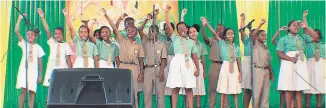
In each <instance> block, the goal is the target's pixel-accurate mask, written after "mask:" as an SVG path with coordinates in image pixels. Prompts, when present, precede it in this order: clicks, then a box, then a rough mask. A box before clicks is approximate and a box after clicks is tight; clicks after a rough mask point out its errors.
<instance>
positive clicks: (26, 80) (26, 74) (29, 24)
mask: <svg viewBox="0 0 326 108" xmlns="http://www.w3.org/2000/svg"><path fill="white" fill-rule="evenodd" d="M15 8H16V10H17V11H18V12H19V14H20V15H21V16H23V19H24V22H25V27H27V26H32V27H33V30H34V32H35V33H36V34H38V33H39V32H40V30H39V29H38V28H36V26H35V25H33V24H31V23H30V21H29V20H28V19H27V18H26V16H24V15H23V13H22V12H21V11H20V10H19V9H18V8H17V7H15ZM25 33H26V29H25ZM27 40H28V36H25V40H23V41H25V42H24V44H25V84H26V96H25V97H24V98H25V99H24V101H25V100H26V97H27V106H28V107H29V100H28V97H29V92H28V91H29V89H28V60H27V58H28V56H27V44H28V42H27ZM31 45H32V44H31ZM7 52H8V51H7ZM24 103H25V102H24Z"/></svg>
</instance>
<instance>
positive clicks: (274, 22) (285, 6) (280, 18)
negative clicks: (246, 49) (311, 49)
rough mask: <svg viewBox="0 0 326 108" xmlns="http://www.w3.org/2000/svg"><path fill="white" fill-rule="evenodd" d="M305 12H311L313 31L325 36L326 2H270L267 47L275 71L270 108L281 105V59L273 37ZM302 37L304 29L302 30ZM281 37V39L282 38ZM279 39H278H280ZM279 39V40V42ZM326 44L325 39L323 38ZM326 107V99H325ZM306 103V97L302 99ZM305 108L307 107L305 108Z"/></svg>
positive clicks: (310, 22) (282, 34)
mask: <svg viewBox="0 0 326 108" xmlns="http://www.w3.org/2000/svg"><path fill="white" fill-rule="evenodd" d="M304 10H309V14H308V16H307V21H308V25H309V26H310V27H311V28H312V29H320V30H321V33H322V36H324V35H325V1H270V2H269V16H268V17H269V18H268V29H267V46H268V49H269V51H270V54H271V57H272V61H271V65H272V67H273V70H274V76H275V82H273V83H271V88H270V98H269V99H270V100H269V104H270V107H273V108H276V107H279V104H280V95H279V91H277V83H278V76H279V69H280V59H279V58H278V56H277V54H276V46H275V45H274V44H272V42H271V40H272V37H273V35H274V34H275V33H276V32H277V30H278V29H279V28H280V27H282V26H287V25H288V23H289V22H290V21H291V20H301V21H302V14H303V11H304ZM299 34H300V35H302V34H303V29H300V33H299ZM284 35H286V31H283V32H281V33H280V37H282V36H284ZM280 37H279V38H280ZM279 38H278V39H279ZM278 39H277V40H278ZM323 41H324V42H325V38H324V37H323ZM323 100H324V101H323V103H324V106H323V107H325V98H323ZM302 101H303V103H304V97H302ZM303 107H305V105H304V106H303ZM311 107H317V104H316V98H315V96H313V97H312V101H311Z"/></svg>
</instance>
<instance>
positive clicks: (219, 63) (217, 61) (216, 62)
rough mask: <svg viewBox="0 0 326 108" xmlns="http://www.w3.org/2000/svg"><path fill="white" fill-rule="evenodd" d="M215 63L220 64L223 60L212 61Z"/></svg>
mask: <svg viewBox="0 0 326 108" xmlns="http://www.w3.org/2000/svg"><path fill="white" fill-rule="evenodd" d="M212 62H213V63H218V64H222V63H223V62H222V61H212Z"/></svg>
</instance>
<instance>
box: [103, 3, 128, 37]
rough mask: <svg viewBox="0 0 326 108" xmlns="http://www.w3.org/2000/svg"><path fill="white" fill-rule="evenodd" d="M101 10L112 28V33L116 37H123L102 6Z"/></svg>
mask: <svg viewBox="0 0 326 108" xmlns="http://www.w3.org/2000/svg"><path fill="white" fill-rule="evenodd" d="M102 12H103V13H104V17H105V19H106V20H107V21H108V22H109V24H110V25H111V27H112V29H113V33H114V34H115V35H116V37H117V39H120V38H123V37H122V35H121V34H120V32H119V30H118V28H117V27H116V26H115V25H114V23H113V21H112V19H111V18H110V17H109V16H108V14H107V12H106V10H105V9H104V8H102Z"/></svg>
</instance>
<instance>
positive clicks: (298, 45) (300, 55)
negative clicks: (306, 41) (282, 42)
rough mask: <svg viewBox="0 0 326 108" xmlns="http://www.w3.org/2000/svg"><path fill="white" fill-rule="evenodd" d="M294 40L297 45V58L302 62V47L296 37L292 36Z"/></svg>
mask: <svg viewBox="0 0 326 108" xmlns="http://www.w3.org/2000/svg"><path fill="white" fill-rule="evenodd" d="M294 38H295V41H296V44H297V48H298V50H299V58H300V60H301V61H303V60H304V59H303V57H304V53H303V50H302V47H301V45H300V42H299V39H298V36H294Z"/></svg>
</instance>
